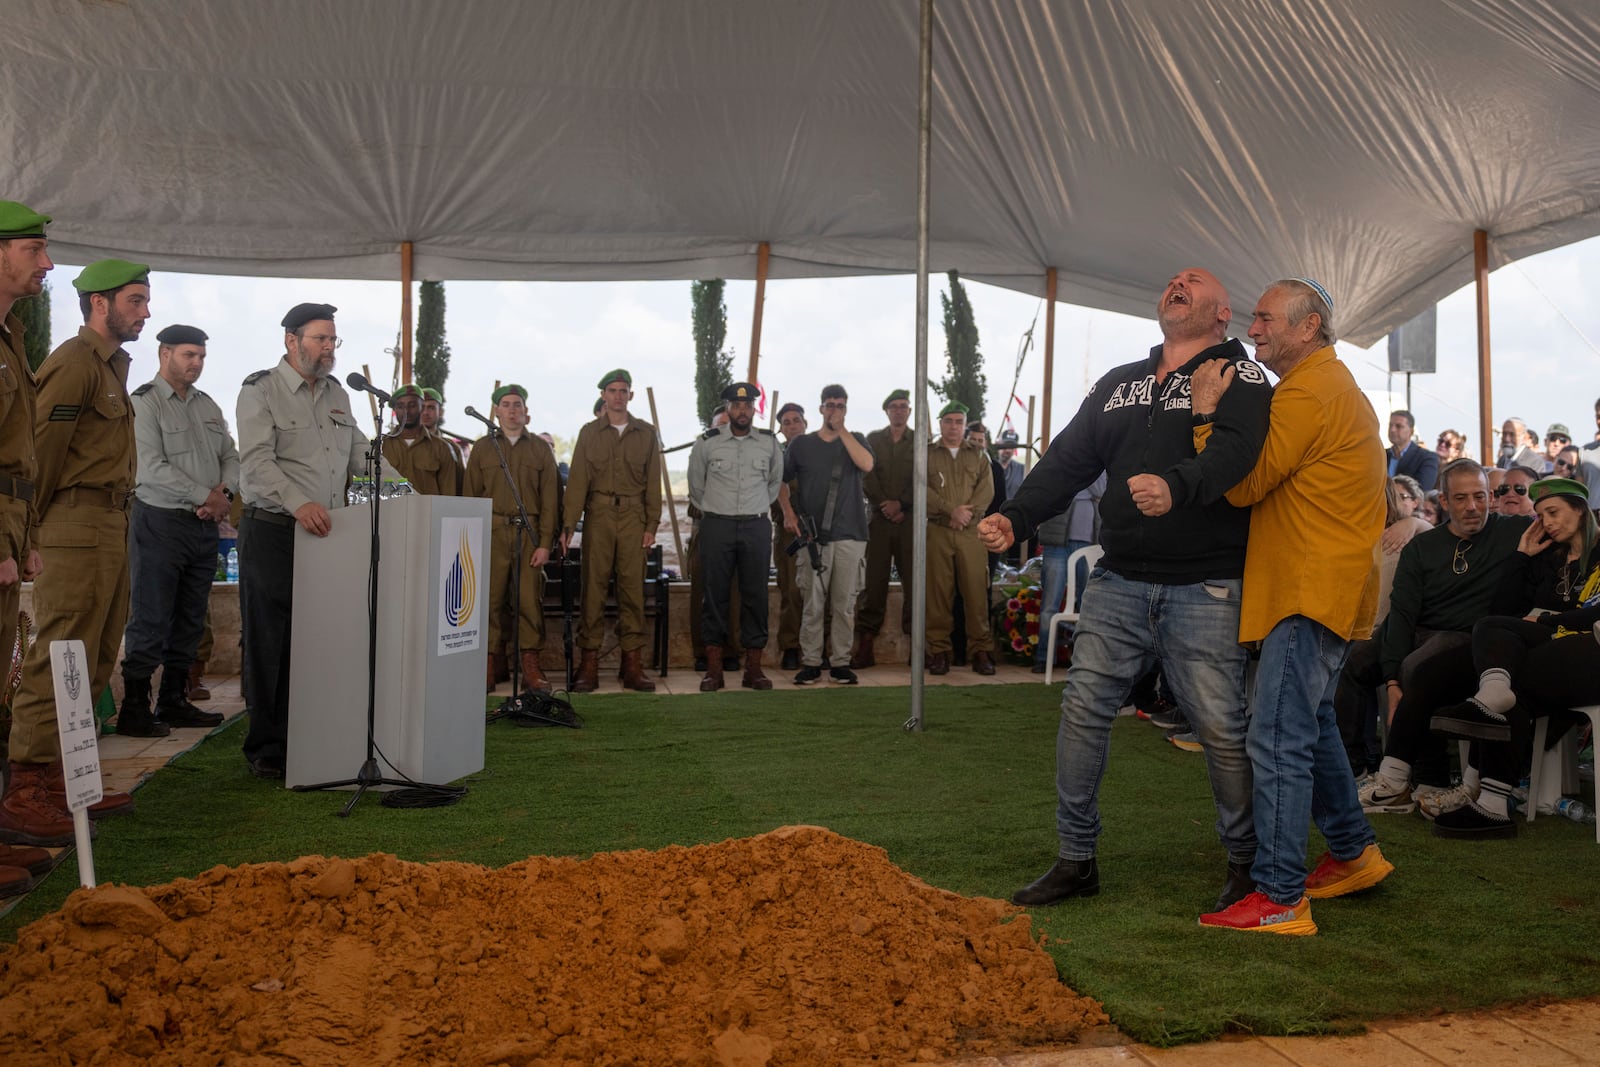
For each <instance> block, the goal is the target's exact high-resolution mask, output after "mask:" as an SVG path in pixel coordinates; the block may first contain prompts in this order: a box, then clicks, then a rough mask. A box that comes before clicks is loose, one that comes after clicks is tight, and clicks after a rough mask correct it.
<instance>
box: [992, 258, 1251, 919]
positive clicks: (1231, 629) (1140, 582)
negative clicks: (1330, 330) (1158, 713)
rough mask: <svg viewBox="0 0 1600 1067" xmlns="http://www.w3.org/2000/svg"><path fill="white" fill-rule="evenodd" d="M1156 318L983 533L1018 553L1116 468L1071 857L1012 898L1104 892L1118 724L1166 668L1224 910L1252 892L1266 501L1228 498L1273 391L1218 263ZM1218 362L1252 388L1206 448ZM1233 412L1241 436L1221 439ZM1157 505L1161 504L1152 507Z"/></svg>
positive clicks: (1076, 734)
mask: <svg viewBox="0 0 1600 1067" xmlns="http://www.w3.org/2000/svg"><path fill="white" fill-rule="evenodd" d="M1156 316H1157V318H1158V320H1159V321H1160V324H1161V333H1162V337H1163V338H1164V340H1163V342H1162V343H1161V344H1159V345H1157V346H1156V347H1155V348H1152V349H1151V350H1150V355H1149V356H1148V357H1147V358H1145V359H1142V360H1139V361H1137V362H1134V363H1129V364H1125V365H1124V366H1121V367H1118V368H1116V369H1115V370H1113V371H1111V372H1110V373H1108V374H1106V375H1105V376H1104V377H1103V378H1101V379H1100V380H1099V381H1098V382H1096V383H1095V386H1094V388H1093V389H1091V390H1090V391H1089V395H1088V396H1087V397H1085V398H1084V401H1083V405H1082V406H1081V407H1080V408H1079V409H1078V413H1077V414H1076V415H1075V416H1073V419H1072V421H1071V422H1070V423H1068V424H1067V426H1066V428H1065V429H1063V430H1062V431H1061V432H1060V433H1059V434H1057V435H1056V437H1055V440H1054V441H1052V442H1051V444H1050V448H1049V450H1048V451H1047V452H1046V453H1045V454H1044V456H1043V457H1042V458H1041V459H1040V461H1039V463H1038V464H1037V465H1036V466H1035V467H1034V468H1033V470H1032V471H1031V472H1030V473H1029V474H1028V477H1027V480H1026V481H1024V482H1023V483H1022V488H1021V489H1019V490H1018V491H1017V495H1016V496H1015V497H1013V498H1012V499H1011V500H1009V501H1007V502H1006V504H1005V506H1004V507H1002V508H1001V509H1000V511H999V512H998V513H997V514H995V515H991V516H989V517H987V518H985V519H984V520H983V521H982V522H981V523H979V525H978V532H979V534H980V535H981V536H982V537H983V539H984V543H985V545H986V546H987V547H988V549H989V551H991V552H1000V551H1004V550H1005V549H1006V548H1007V547H1009V546H1010V545H1011V544H1012V543H1013V542H1014V541H1019V540H1025V539H1027V538H1029V537H1031V536H1033V533H1034V530H1035V529H1036V528H1037V527H1038V525H1039V524H1040V523H1041V522H1043V521H1044V520H1045V519H1047V518H1049V517H1050V516H1052V515H1056V514H1059V513H1060V512H1062V511H1065V510H1066V508H1067V505H1068V504H1070V503H1071V502H1072V498H1073V497H1074V496H1076V495H1077V493H1078V491H1079V490H1081V489H1083V488H1085V487H1087V486H1088V485H1090V484H1091V483H1092V482H1093V481H1094V480H1095V479H1096V478H1097V477H1099V475H1100V473H1101V472H1102V471H1104V472H1106V475H1107V480H1106V493H1105V496H1104V497H1103V498H1102V499H1101V501H1100V519H1101V527H1102V532H1101V544H1102V546H1103V547H1104V548H1105V556H1104V558H1103V559H1102V560H1101V561H1100V565H1099V566H1098V567H1097V568H1096V569H1095V570H1094V572H1093V573H1092V574H1091V575H1090V577H1089V584H1088V587H1087V589H1086V590H1085V591H1084V594H1083V606H1082V614H1081V616H1080V619H1079V622H1078V627H1077V631H1076V635H1075V637H1074V641H1073V648H1072V666H1071V667H1070V668H1069V669H1068V671H1067V682H1066V688H1065V689H1064V690H1063V691H1062V700H1061V725H1060V727H1059V730H1058V732H1057V735H1056V796H1057V808H1056V832H1057V834H1058V836H1059V838H1060V848H1059V859H1058V860H1057V862H1056V864H1055V866H1053V867H1051V868H1050V870H1049V871H1048V872H1047V873H1045V874H1044V875H1043V876H1041V877H1040V878H1039V879H1038V880H1037V881H1035V882H1033V883H1032V884H1031V885H1029V886H1026V887H1025V888H1023V889H1019V890H1018V891H1017V892H1016V893H1015V894H1014V895H1013V896H1012V898H1011V899H1012V900H1013V901H1014V902H1015V903H1017V904H1021V905H1023V906H1026V907H1033V906H1040V905H1046V904H1056V903H1059V902H1061V901H1063V900H1066V899H1067V898H1069V897H1075V896H1090V895H1093V894H1094V893H1096V892H1098V891H1099V889H1100V874H1099V868H1098V866H1097V864H1096V862H1095V845H1096V841H1097V839H1098V837H1099V834H1100V810H1099V803H1098V794H1099V790H1100V778H1101V775H1102V773H1103V771H1104V769H1105V761H1106V756H1107V753H1108V752H1109V750H1110V741H1111V721H1112V719H1114V718H1115V717H1116V714H1117V711H1118V709H1119V708H1121V707H1122V705H1123V703H1124V702H1125V701H1126V700H1127V697H1128V691H1129V689H1130V688H1131V687H1132V685H1133V684H1134V683H1135V682H1136V681H1138V680H1139V678H1140V677H1141V676H1142V675H1143V674H1144V673H1145V672H1146V671H1147V670H1148V669H1149V668H1150V667H1151V666H1152V665H1153V664H1155V663H1156V662H1158V661H1159V662H1160V663H1161V665H1162V667H1163V669H1164V671H1165V676H1166V680H1167V683H1168V685H1169V688H1170V689H1171V690H1172V693H1173V696H1174V699H1175V700H1176V701H1177V703H1178V704H1179V706H1181V707H1182V708H1183V709H1184V711H1185V712H1186V713H1187V714H1188V716H1189V721H1190V722H1191V723H1193V725H1194V729H1195V733H1196V735H1197V737H1198V739H1199V741H1200V743H1201V744H1202V745H1203V746H1204V748H1205V757H1206V768H1207V772H1208V774H1209V776H1210V779H1211V792H1212V795H1213V796H1214V797H1215V799H1216V804H1217V834H1218V836H1219V837H1221V839H1222V843H1223V846H1224V848H1226V850H1227V853H1228V867H1227V871H1228V873H1227V881H1226V884H1225V885H1224V886H1223V889H1222V894H1221V896H1220V897H1219V898H1218V900H1217V906H1218V908H1223V907H1227V906H1228V905H1229V904H1232V903H1233V902H1234V901H1236V900H1238V899H1240V898H1242V897H1243V896H1245V895H1246V894H1248V893H1249V892H1250V891H1251V890H1252V889H1253V888H1254V885H1253V884H1252V883H1251V880H1250V864H1251V862H1252V860H1253V859H1254V857H1255V851H1256V836H1255V826H1254V823H1253V821H1252V815H1251V806H1250V791H1251V775H1250V757H1249V754H1248V753H1247V752H1246V751H1245V733H1246V727H1247V722H1248V720H1247V718H1246V713H1245V707H1246V697H1245V667H1246V663H1247V655H1246V652H1245V650H1244V649H1243V647H1241V646H1240V645H1239V643H1238V637H1239V589H1240V581H1241V578H1242V576H1243V574H1244V550H1245V540H1246V537H1247V535H1248V533H1249V530H1250V510H1249V509H1248V508H1235V507H1234V506H1233V505H1232V504H1229V503H1228V502H1227V500H1226V499H1224V497H1223V494H1224V493H1226V492H1227V491H1228V490H1229V489H1230V488H1232V487H1233V485H1234V484H1235V483H1237V482H1238V481H1239V480H1240V479H1242V478H1243V477H1244V476H1245V475H1246V474H1248V473H1249V472H1250V469H1251V468H1252V467H1253V466H1254V465H1255V461H1256V456H1257V454H1258V453H1259V452H1260V451H1261V445H1262V442H1263V441H1264V440H1265V439H1266V435H1267V411H1268V407H1269V405H1270V404H1271V401H1272V390H1271V387H1270V386H1269V385H1268V384H1267V378H1266V374H1265V373H1264V372H1263V371H1262V369H1261V367H1260V366H1259V365H1258V364H1256V363H1254V362H1252V361H1251V360H1250V359H1248V358H1247V357H1246V356H1245V351H1244V346H1243V345H1241V344H1240V343H1239V342H1238V341H1236V340H1227V339H1226V337H1227V329H1228V322H1229V319H1230V318H1231V316H1232V310H1231V309H1230V308H1229V306H1228V293H1227V290H1226V289H1224V288H1223V287H1222V284H1221V283H1220V282H1218V281H1217V279H1216V278H1215V277H1214V276H1213V275H1211V274H1210V273H1209V272H1207V271H1204V270H1199V269H1194V268H1191V269H1187V270H1183V271H1179V272H1178V274H1177V275H1176V276H1175V277H1173V279H1172V281H1171V282H1169V283H1168V284H1167V287H1166V289H1165V290H1163V292H1162V294H1161V298H1160V300H1159V301H1158V302H1157V304H1156ZM1216 358H1225V359H1229V360H1232V361H1233V362H1234V365H1235V368H1236V374H1237V384H1238V385H1240V386H1243V387H1244V388H1242V389H1240V388H1237V387H1236V388H1234V389H1230V390H1228V392H1227V394H1225V397H1224V399H1223V403H1225V404H1229V403H1231V404H1232V405H1234V406H1233V408H1232V409H1231V410H1230V411H1229V412H1228V415H1229V418H1228V419H1226V420H1223V419H1220V418H1218V419H1216V423H1217V428H1216V431H1215V432H1214V433H1213V435H1212V437H1211V440H1210V443H1209V445H1208V447H1207V448H1206V451H1205V452H1204V453H1203V454H1201V455H1198V456H1197V455H1195V450H1194V433H1193V430H1194V419H1193V418H1192V417H1191V413H1190V403H1189V379H1190V375H1191V374H1192V373H1193V371H1194V369H1195V368H1196V367H1198V366H1199V365H1200V364H1202V363H1204V362H1205V361H1207V360H1209V359H1216ZM1218 414H1219V415H1220V414H1221V412H1220V411H1219V412H1218ZM1211 418H1212V417H1207V418H1206V421H1211ZM1224 421H1226V423H1227V425H1228V427H1229V429H1228V432H1227V434H1226V438H1225V439H1224V440H1219V439H1218V437H1219V435H1220V434H1221V433H1222V431H1223V423H1224ZM1141 502H1143V503H1146V504H1151V503H1154V504H1155V505H1156V506H1154V507H1152V508H1151V510H1152V511H1156V512H1161V513H1160V514H1156V515H1148V516H1147V515H1145V514H1143V513H1142V512H1141V511H1140V507H1139V505H1140V503H1141ZM1163 505H1164V506H1163Z"/></svg>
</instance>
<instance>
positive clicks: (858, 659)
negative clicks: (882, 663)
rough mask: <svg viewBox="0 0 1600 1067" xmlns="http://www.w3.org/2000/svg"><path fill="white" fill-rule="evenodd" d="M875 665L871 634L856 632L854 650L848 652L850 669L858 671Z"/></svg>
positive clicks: (876, 663)
mask: <svg viewBox="0 0 1600 1067" xmlns="http://www.w3.org/2000/svg"><path fill="white" fill-rule="evenodd" d="M877 665H878V661H877V660H876V659H875V658H874V657H873V655H872V635H871V634H866V633H862V634H856V650H855V651H854V652H852V653H850V669H851V670H857V671H859V670H864V669H866V668H867V667H875V666H877Z"/></svg>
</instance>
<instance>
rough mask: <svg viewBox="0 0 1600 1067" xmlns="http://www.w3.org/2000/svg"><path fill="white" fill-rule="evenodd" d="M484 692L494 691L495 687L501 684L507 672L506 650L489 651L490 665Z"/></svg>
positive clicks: (486, 673)
mask: <svg viewBox="0 0 1600 1067" xmlns="http://www.w3.org/2000/svg"><path fill="white" fill-rule="evenodd" d="M484 673H485V675H486V678H485V680H484V690H483V691H484V692H485V693H492V692H494V687H495V686H496V685H497V684H499V681H500V679H501V678H503V677H504V676H505V673H506V657H505V653H504V652H491V653H489V667H488V670H486V671H485V672H484Z"/></svg>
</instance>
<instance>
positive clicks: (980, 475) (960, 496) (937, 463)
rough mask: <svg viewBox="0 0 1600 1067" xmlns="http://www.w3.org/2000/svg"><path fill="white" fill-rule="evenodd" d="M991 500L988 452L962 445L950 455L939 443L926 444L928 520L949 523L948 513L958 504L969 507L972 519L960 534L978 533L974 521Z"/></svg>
mask: <svg viewBox="0 0 1600 1067" xmlns="http://www.w3.org/2000/svg"><path fill="white" fill-rule="evenodd" d="M992 499H994V474H993V472H992V470H991V469H990V466H989V454H988V453H987V452H985V451H984V450H983V449H981V448H979V447H978V446H977V445H971V444H962V445H961V447H960V448H958V449H956V454H955V455H954V456H952V455H950V450H949V449H948V448H946V447H945V446H944V445H943V444H942V443H941V442H939V441H934V443H933V444H931V445H929V446H928V521H929V522H930V523H934V524H937V525H939V526H944V527H946V528H948V527H949V525H950V515H951V513H952V512H954V511H955V509H956V508H958V507H960V506H961V505H962V504H967V505H969V506H970V507H971V508H972V521H971V522H970V523H968V524H967V526H966V527H964V528H963V529H961V530H958V531H952V532H955V533H959V534H961V535H962V536H970V537H976V536H978V520H979V519H981V518H983V512H984V509H985V508H987V507H988V506H989V501H990V500H992Z"/></svg>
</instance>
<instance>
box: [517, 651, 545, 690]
mask: <svg viewBox="0 0 1600 1067" xmlns="http://www.w3.org/2000/svg"><path fill="white" fill-rule="evenodd" d="M522 688H524V689H531V690H533V691H534V692H535V693H548V692H550V679H548V678H546V677H545V676H544V671H542V670H540V669H539V653H538V652H534V651H528V652H524V653H523V654H522Z"/></svg>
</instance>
